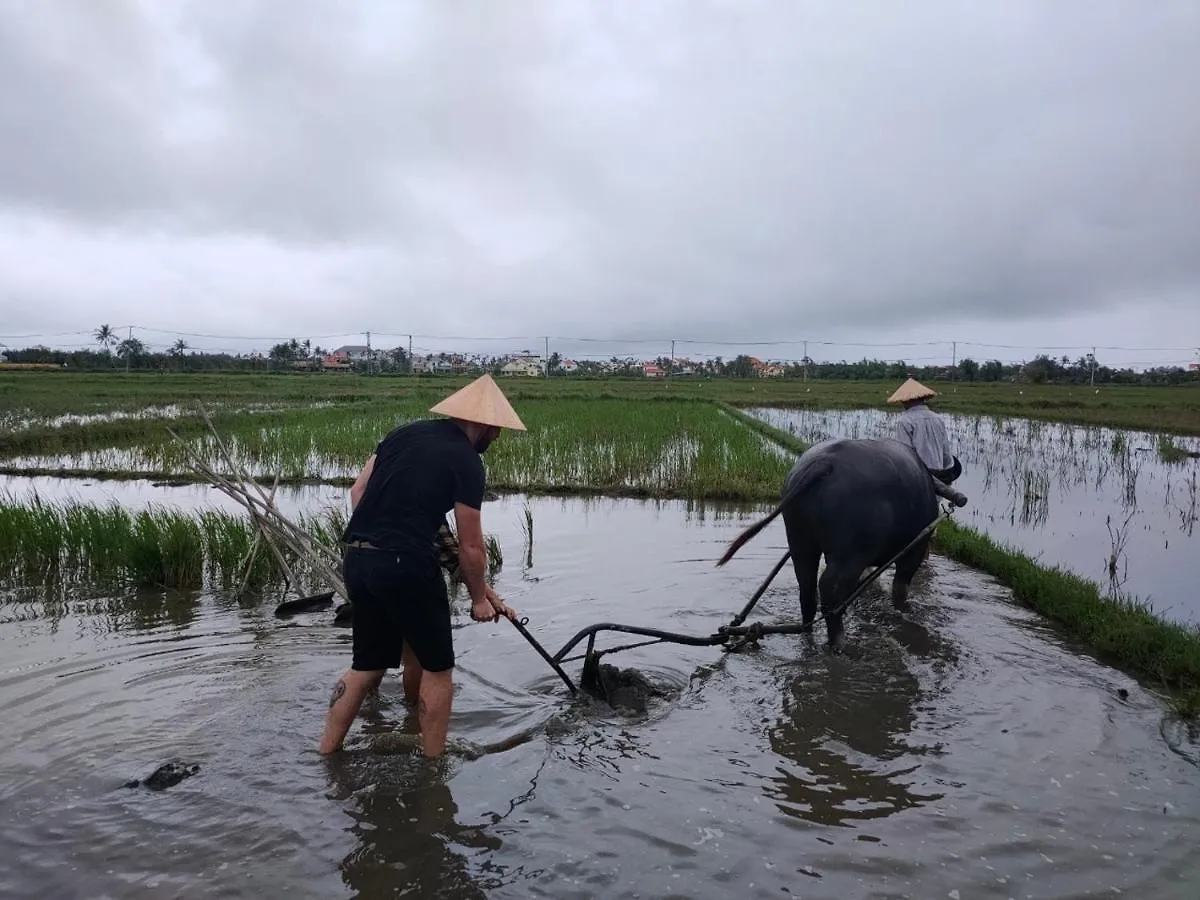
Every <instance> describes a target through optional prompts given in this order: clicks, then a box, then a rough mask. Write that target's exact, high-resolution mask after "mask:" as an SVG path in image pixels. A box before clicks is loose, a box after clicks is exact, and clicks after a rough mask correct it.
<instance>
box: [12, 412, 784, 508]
mask: <svg viewBox="0 0 1200 900" xmlns="http://www.w3.org/2000/svg"><path fill="white" fill-rule="evenodd" d="M427 408H428V405H427V402H426V401H424V400H421V401H416V400H411V399H410V400H404V401H396V402H390V403H379V404H374V405H371V406H368V405H363V404H357V405H353V406H347V407H341V408H330V409H322V410H288V411H283V412H276V413H270V414H263V415H262V416H257V417H241V418H238V417H234V418H232V419H228V418H227V419H224V420H220V419H218V418H217V417H214V424H215V425H216V427H218V428H219V430H220V432H221V435H222V437H221V439H220V440H221V441H222V442H223V443H224V445H225V447H226V449H227V450H228V451H229V454H230V458H231V459H232V460H233V461H234V464H235V467H236V468H238V469H239V470H244V471H245V472H246V473H248V474H249V475H250V476H252V477H254V478H256V479H259V480H266V479H268V478H269V477H270V476H273V475H274V474H276V473H279V474H280V476H281V481H283V482H285V483H286V482H292V483H294V482H298V481H300V482H303V481H330V480H337V481H338V483H345V482H347V481H349V480H352V479H353V478H354V476H356V475H357V474H358V471H359V469H360V468H361V466H362V464H363V463H364V462H365V461H366V459H367V458H368V457H369V456H370V455H371V453H372V452H373V451H374V450H375V447H376V446H377V444H378V442H379V441H380V439H381V438H382V437H383V436H384V435H385V434H386V433H387V432H388V431H389V430H391V429H392V428H394V427H395V426H396V425H398V424H401V423H403V422H406V421H410V420H411V419H413V418H416V417H418V416H424V415H426V411H427ZM520 412H521V415H522V418H523V419H524V420H525V422H526V424H527V425H528V426H529V431H528V432H525V433H510V434H506V435H504V437H503V438H502V439H501V440H499V441H497V442H496V443H495V444H494V445H493V446H492V448H491V449H490V450H489V451H488V453H487V456H486V457H485V458H484V463H485V466H486V469H487V475H488V486H489V487H491V488H492V489H495V490H513V491H517V490H519V491H528V492H533V493H568V492H583V493H611V494H618V495H630V496H649V497H688V498H696V497H705V498H708V499H738V500H746V499H766V498H769V497H770V496H773V495H774V493H775V492H776V491H777V489H778V484H779V483H780V481H781V479H782V477H783V475H784V474H785V473H786V471H787V468H788V465H789V464H790V459H789V458H788V457H787V454H781V453H780V452H779V449H778V447H777V446H775V445H773V444H772V443H771V442H766V441H764V440H763V439H762V437H761V436H760V435H759V434H756V433H755V432H753V431H751V430H749V429H747V427H745V422H744V421H742V419H740V418H738V417H734V416H731V415H729V414H726V413H725V412H722V410H720V409H718V408H717V407H715V406H714V405H713V404H710V403H704V402H696V401H679V402H675V401H668V402H655V403H647V402H640V401H626V400H530V401H526V402H525V403H523V404H522V405H521V408H520ZM171 429H172V430H173V431H175V432H176V433H178V434H180V436H181V437H183V438H186V440H187V445H186V446H181V445H180V444H178V443H177V442H175V441H174V440H172V439H171V438H170V436H169V434H168V432H167V430H166V427H165V426H164V427H163V429H162V434H161V435H155V436H153V437H152V438H150V439H143V440H141V441H139V442H135V443H132V444H129V445H126V446H121V447H91V448H89V449H88V450H86V451H82V452H79V453H76V454H75V456H74V457H73V458H72V459H71V460H70V461H69V462H68V464H69V465H70V464H73V465H75V466H77V467H78V468H81V469H88V470H93V471H95V470H105V469H123V470H126V471H129V470H132V471H142V472H146V473H153V476H154V477H161V478H167V477H170V478H179V479H181V480H188V479H195V477H196V476H195V472H194V471H193V470H192V467H191V466H190V463H189V460H190V453H195V454H197V455H198V456H200V457H201V458H204V459H207V460H211V461H213V462H214V463H216V462H217V461H218V460H219V457H220V456H221V453H220V448H219V447H218V445H217V443H216V441H217V438H216V437H215V436H214V435H213V434H212V433H208V432H197V431H196V429H190V430H188V431H183V432H181V431H179V430H178V429H177V428H176V425H175V424H172V425H171ZM21 462H23V463H27V464H34V465H36V464H38V463H39V460H38V459H37V458H25V459H22V460H21ZM40 462H41V463H44V464H47V465H59V464H62V463H63V460H60V459H57V458H54V459H43V460H40ZM226 474H229V473H226Z"/></svg>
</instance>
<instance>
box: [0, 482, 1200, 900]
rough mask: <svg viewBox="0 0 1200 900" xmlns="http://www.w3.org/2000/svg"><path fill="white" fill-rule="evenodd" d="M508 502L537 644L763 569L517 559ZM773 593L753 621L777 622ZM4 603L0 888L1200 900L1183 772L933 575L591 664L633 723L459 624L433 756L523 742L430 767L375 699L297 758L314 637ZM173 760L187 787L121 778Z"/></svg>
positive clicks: (42, 602)
mask: <svg viewBox="0 0 1200 900" xmlns="http://www.w3.org/2000/svg"><path fill="white" fill-rule="evenodd" d="M522 502H523V498H519V497H518V498H509V499H504V500H501V501H498V502H495V503H491V504H488V505H487V507H486V508H485V513H484V525H485V528H487V529H488V530H489V531H495V532H496V533H498V534H499V535H500V537H501V540H502V542H503V545H504V549H505V557H506V559H508V560H509V561H510V562H509V563H508V565H507V566H506V568H505V569H504V571H503V572H502V573H501V575H500V577H499V579H498V587H499V589H500V590H501V593H502V594H503V595H505V596H506V597H507V598H508V599H509V600H510V602H512V603H513V604H514V605H516V607H517V608H518V609H519V610H520V611H521V612H522V613H523V614H526V615H528V616H529V617H530V623H529V627H530V629H531V630H532V632H533V633H534V634H535V635H536V636H538V637H539V638H540V639H542V640H543V641H544V643H545V644H546V645H547V647H548V648H549V649H550V650H551V651H552V652H553V650H555V649H557V647H559V646H561V644H562V643H564V642H565V641H566V640H567V638H568V637H569V636H570V635H572V634H573V633H574V632H575V631H576V630H578V629H579V628H581V627H582V626H584V625H587V624H590V623H592V622H596V621H603V620H608V621H618V622H631V623H640V624H647V625H656V626H659V627H665V628H670V629H677V630H682V631H687V632H695V633H708V632H711V631H712V630H713V629H715V628H716V627H717V626H718V625H720V624H722V623H723V622H725V621H727V620H728V618H729V617H730V615H731V612H732V611H733V610H735V609H737V608H738V607H740V606H741V604H742V603H743V602H744V601H745V599H746V598H747V597H748V596H749V594H750V593H751V592H752V590H753V589H754V587H755V586H756V584H757V583H758V581H759V580H760V579H761V578H762V577H763V575H764V574H765V573H766V572H767V571H768V570H769V568H770V566H771V564H772V563H773V562H774V560H776V559H777V558H778V556H779V554H780V552H781V551H782V547H783V534H782V529H781V528H771V529H769V530H768V531H767V532H765V533H764V534H763V535H761V536H760V537H759V538H758V539H757V540H756V541H755V542H753V543H752V544H751V545H749V546H748V547H747V548H745V549H744V550H743V551H742V552H741V553H740V554H739V556H738V557H737V558H735V559H734V560H733V562H731V563H730V564H729V566H727V567H726V568H724V569H721V570H716V569H714V568H713V565H712V563H713V560H714V559H715V558H716V557H717V556H718V555H719V553H720V550H721V548H722V547H723V545H724V543H725V542H726V541H727V540H729V539H730V538H731V537H732V535H733V534H734V533H735V532H736V530H737V529H738V528H739V527H740V526H741V525H742V524H743V523H744V521H745V520H744V519H743V518H742V517H740V516H731V515H723V514H720V513H718V512H715V511H714V510H713V509H693V510H691V511H690V512H689V511H688V509H687V507H685V506H684V505H683V504H680V503H663V504H653V503H636V502H630V501H592V502H589V503H584V502H581V501H574V500H572V501H564V500H533V501H531V507H532V510H533V514H534V541H535V544H534V547H533V553H532V565H531V566H529V567H524V566H522V565H521V564H520V562H521V561H522V560H524V558H525V553H524V552H523V546H522V532H521V525H520V518H521V504H522ZM788 575H789V573H788V572H786V571H785V573H783V574H782V575H781V576H780V578H779V579H777V581H776V583H775V585H774V586H773V587H772V589H771V590H770V591H768V593H767V594H766V596H765V598H764V600H763V602H762V604H761V607H760V610H761V616H762V618H763V619H765V620H776V621H778V620H789V619H791V618H793V617H794V616H795V613H796V610H795V603H794V593H795V592H794V587H793V584H794V583H793V582H792V581H791V579H790V578H789V577H788ZM886 581H887V577H886V576H885V578H884V584H883V585H882V588H883V589H886V587H887V584H886ZM3 596H5V597H6V598H7V599H6V600H5V602H4V603H3V605H0V660H2V661H0V716H2V718H3V721H4V723H5V726H6V729H5V730H6V734H5V738H6V740H5V741H4V743H3V746H2V747H0V770H2V771H3V773H4V777H3V780H2V781H0V860H3V863H2V864H0V896H4V897H6V898H7V897H34V896H37V897H56V898H57V897H61V898H72V897H88V898H95V897H209V896H220V897H261V896H288V897H296V898H299V897H356V896H361V897H381V896H417V897H455V898H459V897H502V898H509V897H512V898H517V897H554V898H574V897H580V898H583V897H647V898H648V897H700V898H709V897H712V898H717V897H721V898H724V897H729V896H731V895H737V896H740V897H747V898H749V897H780V896H802V897H806V898H814V897H816V898H822V897H829V898H857V897H862V898H868V897H869V898H883V897H888V898H893V897H894V898H899V897H912V898H926V897H947V896H951V897H954V896H957V897H961V898H991V897H995V898H1006V897H1038V898H1067V897H1071V898H1077V897H1100V896H1110V895H1111V896H1116V894H1117V892H1118V891H1119V892H1122V893H1123V895H1124V896H1139V897H1150V896H1152V897H1156V898H1176V897H1178V898H1184V897H1187V898H1192V897H1194V896H1195V884H1196V883H1197V879H1200V858H1197V857H1196V855H1195V853H1194V845H1195V840H1196V837H1197V835H1200V784H1198V782H1197V778H1196V769H1195V767H1194V766H1193V765H1192V764H1191V763H1190V762H1189V761H1188V760H1187V759H1186V758H1185V756H1189V755H1193V754H1194V750H1195V748H1194V747H1177V748H1175V749H1176V750H1179V751H1180V752H1173V750H1172V748H1170V747H1168V746H1167V743H1166V742H1165V741H1164V739H1163V737H1162V736H1161V734H1160V725H1161V724H1162V722H1161V711H1160V708H1159V706H1158V705H1157V704H1156V703H1155V702H1154V701H1153V698H1150V697H1148V696H1147V695H1146V694H1145V693H1144V692H1143V691H1142V690H1141V689H1139V687H1138V686H1137V685H1136V684H1135V683H1133V682H1131V681H1130V680H1129V679H1127V678H1125V677H1123V676H1122V675H1120V674H1118V673H1114V672H1113V671H1112V670H1109V669H1106V668H1104V667H1101V666H1100V665H1098V664H1096V663H1095V662H1093V661H1091V660H1090V659H1088V658H1085V657H1081V656H1079V655H1077V654H1075V653H1073V652H1071V651H1070V650H1068V649H1067V648H1064V647H1063V646H1062V645H1061V644H1060V643H1059V642H1058V641H1057V640H1056V639H1055V638H1054V637H1053V636H1052V635H1050V634H1049V633H1047V632H1046V631H1045V630H1044V629H1043V628H1042V627H1040V626H1039V624H1038V623H1037V621H1036V620H1034V619H1033V618H1032V617H1031V616H1029V615H1028V614H1027V613H1025V612H1023V611H1021V610H1018V609H1016V608H1014V607H1013V606H1012V605H1011V604H1010V603H1009V600H1008V596H1007V594H1006V592H1005V591H1004V590H1002V589H1000V588H998V587H997V586H995V585H994V584H993V583H991V582H990V581H989V580H988V579H986V578H982V577H980V576H978V575H977V574H974V573H972V572H970V571H968V570H965V569H963V568H961V567H959V566H957V565H954V564H952V563H950V562H948V561H945V560H942V559H939V558H937V557H934V558H933V559H932V561H931V565H930V568H929V570H928V571H927V573H926V574H925V575H924V576H922V578H921V579H920V580H919V581H918V583H917V585H916V588H915V592H914V602H915V604H916V611H915V612H914V613H912V614H909V615H908V616H907V617H901V616H899V615H898V614H895V613H892V612H891V611H890V610H889V609H888V608H887V606H886V603H885V602H884V601H883V600H882V594H881V593H872V594H871V595H870V596H868V597H867V598H865V600H864V601H863V605H862V606H861V607H860V608H858V611H857V615H856V616H855V617H854V618H853V619H852V621H851V625H850V627H851V632H850V637H851V644H850V648H849V651H848V653H847V655H846V656H845V657H843V658H828V657H827V656H826V655H824V654H823V653H822V652H821V651H820V649H819V648H818V647H816V646H814V645H812V644H810V643H809V641H808V640H807V639H805V638H802V637H773V638H768V639H766V640H764V642H763V644H762V646H761V648H760V649H759V650H758V651H756V652H748V653H745V654H738V655H723V654H722V653H721V652H720V651H719V650H713V649H706V648H687V647H679V646H656V647H650V648H646V649H644V650H637V651H630V652H629V653H626V654H620V655H616V656H614V657H611V658H610V661H612V662H617V663H620V664H621V665H626V666H636V667H637V668H638V669H640V670H641V671H643V672H644V673H646V674H647V675H649V676H650V677H651V678H652V679H653V680H655V681H656V682H657V683H658V684H660V685H662V686H665V687H668V688H671V689H673V690H675V691H676V692H677V695H676V696H675V697H673V698H671V699H669V700H667V701H665V702H662V703H660V704H657V705H655V706H654V707H652V709H651V710H650V712H649V713H648V714H647V715H645V716H643V717H627V716H623V715H621V714H619V713H617V712H615V711H613V710H611V709H608V708H605V707H599V706H596V705H594V704H591V703H589V702H587V701H584V700H581V701H578V702H575V703H572V702H571V701H570V700H569V699H568V697H567V695H566V693H565V689H563V688H562V686H561V684H560V683H559V682H558V681H557V679H556V678H555V676H554V675H553V674H552V673H551V672H550V670H549V669H548V668H547V667H546V666H545V664H544V663H543V662H542V660H541V659H540V658H538V657H537V655H536V654H535V653H534V652H533V651H532V650H531V649H530V648H529V647H528V646H527V645H526V644H525V643H524V642H523V640H522V639H521V637H520V636H519V635H518V634H517V633H516V631H515V630H514V629H512V628H511V627H510V626H508V625H507V624H506V623H503V622H502V623H498V624H496V625H478V624H474V623H471V622H470V620H469V617H467V616H466V615H465V612H464V613H461V614H458V615H456V623H457V626H458V627H457V629H456V631H455V640H456V646H457V651H458V654H459V669H458V676H457V684H458V687H457V693H456V697H455V708H454V714H453V718H452V721H451V734H452V735H453V736H455V737H456V738H465V739H467V740H470V741H473V742H475V743H477V744H487V743H492V742H500V741H510V742H511V743H512V744H513V746H512V747H511V749H507V750H505V751H503V752H497V753H494V754H490V755H486V756H484V757H482V758H480V759H476V760H468V759H464V758H463V757H460V756H453V757H449V758H448V759H447V760H446V761H445V763H444V764H443V765H441V766H428V765H425V764H424V763H423V762H422V761H421V760H419V759H416V758H414V757H413V756H411V755H410V754H408V753H407V752H405V751H403V750H398V749H397V747H396V744H395V741H390V740H388V739H387V737H386V735H387V734H389V733H395V732H397V731H404V730H405V729H411V727H412V725H411V722H410V721H408V720H407V717H406V713H405V710H404V708H403V704H402V701H401V699H400V694H399V686H398V684H397V681H396V680H395V678H394V677H389V679H388V680H386V681H385V683H384V686H383V689H382V692H381V698H380V700H379V701H378V702H375V703H373V704H371V705H370V706H369V707H368V716H367V718H366V719H365V721H361V722H360V723H359V724H356V726H355V727H354V728H353V729H352V731H351V734H350V739H349V741H348V744H347V750H346V751H345V752H344V753H343V754H342V755H340V756H339V757H337V758H334V759H331V760H324V759H322V758H321V757H319V756H318V755H317V754H316V753H315V744H316V741H317V738H318V735H319V731H320V727H321V723H322V719H323V716H324V714H325V710H326V702H327V697H328V695H329V690H330V687H331V685H332V682H333V679H334V678H335V676H336V674H337V673H338V672H339V671H340V670H341V668H342V667H343V666H344V665H345V664H346V662H347V660H348V654H349V646H348V641H349V633H348V632H347V631H344V630H339V629H334V628H331V627H329V626H328V624H327V621H328V618H327V616H325V615H316V614H314V615H311V616H307V617H305V618H302V619H297V620H293V621H290V622H281V621H278V620H275V619H274V618H273V617H272V615H271V613H270V609H269V608H268V609H243V608H240V607H238V606H237V605H236V604H234V603H232V602H228V601H226V600H224V599H222V598H221V597H219V596H208V595H184V596H172V597H168V598H163V597H160V596H157V595H145V596H142V597H135V598H128V597H126V598H115V599H111V600H108V599H105V598H87V597H81V598H75V599H70V598H68V600H67V601H66V602H60V601H56V602H48V601H47V599H46V592H45V591H44V590H35V589H15V588H14V589H10V590H9V591H8V592H7V593H6V594H5V595H3ZM625 639H626V638H620V637H616V636H614V637H613V638H611V639H603V640H602V646H610V645H612V644H613V643H617V642H623V641H624V640H625ZM575 665H576V666H577V665H578V664H575ZM576 671H577V670H574V669H573V673H574V672H576ZM1122 691H1126V692H1128V695H1127V696H1125V697H1122V696H1121V692H1122ZM1171 733H1173V732H1171ZM1181 754H1183V755H1181ZM173 758H178V759H181V760H184V761H187V762H194V763H197V764H199V766H200V771H199V773H198V774H196V775H195V776H194V777H192V778H190V779H188V780H186V781H184V782H182V783H180V784H178V785H176V786H174V787H171V788H169V789H167V790H165V791H161V792H153V791H148V790H146V789H144V788H134V789H130V788H125V787H123V786H122V783H123V782H125V781H126V780H127V779H131V778H139V777H145V776H146V775H148V774H149V773H150V772H151V771H152V770H153V769H154V768H155V767H157V766H158V765H159V764H161V763H163V762H166V761H168V760H170V759H173ZM952 892H956V893H952Z"/></svg>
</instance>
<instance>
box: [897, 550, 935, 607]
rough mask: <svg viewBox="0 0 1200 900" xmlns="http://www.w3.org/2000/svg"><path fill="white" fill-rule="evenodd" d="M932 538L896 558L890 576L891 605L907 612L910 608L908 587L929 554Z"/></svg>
mask: <svg viewBox="0 0 1200 900" xmlns="http://www.w3.org/2000/svg"><path fill="white" fill-rule="evenodd" d="M931 543H932V538H926V539H925V540H923V541H921V543H919V544H917V546H915V547H913V548H912V549H911V550H909V551H908V552H907V553H905V554H904V555H903V556H902V557H900V558H899V559H898V560H896V573H895V575H893V576H892V607H893V608H895V609H898V610H900V611H901V612H907V611H908V610H909V609H911V608H912V607H911V605H910V604H909V602H908V587H909V585H910V584H912V580H913V577H914V576H915V575H916V574H917V569H919V568H921V564H922V563H924V562H925V558H926V557H927V556H928V555H929V547H930V544H931Z"/></svg>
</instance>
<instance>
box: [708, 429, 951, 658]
mask: <svg viewBox="0 0 1200 900" xmlns="http://www.w3.org/2000/svg"><path fill="white" fill-rule="evenodd" d="M960 496H961V495H960ZM937 497H938V489H937V488H936V487H935V483H934V480H933V478H932V477H931V476H930V474H929V472H928V471H927V470H926V468H925V466H924V465H923V464H922V463H921V460H920V458H919V457H918V456H917V454H916V453H915V452H914V451H913V449H912V448H911V447H908V446H906V445H904V444H902V443H900V442H899V441H896V440H892V439H890V438H889V439H884V440H849V439H836V440H829V441H824V442H822V443H819V444H815V445H814V446H812V447H810V448H809V449H808V450H806V451H805V452H804V453H802V454H801V455H800V458H799V459H797V460H796V464H795V465H794V466H792V470H791V471H790V472H789V473H788V475H787V478H786V479H785V480H784V486H783V491H782V493H781V496H780V500H779V504H778V505H777V506H776V507H775V508H774V509H773V510H772V511H771V512H770V513H768V514H767V515H766V516H765V517H763V518H762V519H760V520H759V521H757V522H755V523H754V524H753V525H751V526H750V527H749V528H747V529H746V530H745V531H743V532H742V533H741V534H740V535H738V536H737V538H735V539H734V540H733V542H732V543H731V544H730V545H729V548H728V549H727V550H726V551H725V555H724V556H722V557H721V560H720V562H718V563H717V565H718V566H723V565H724V564H725V563H727V562H728V561H729V560H730V559H731V558H732V557H733V555H734V554H735V553H736V552H737V551H738V549H739V548H741V546H742V545H743V544H745V543H746V542H747V541H749V540H750V539H751V538H753V537H754V536H755V535H756V534H758V533H759V532H760V531H762V530H763V529H764V528H765V527H766V526H767V525H769V524H770V523H771V521H772V520H773V519H774V518H775V517H776V516H778V515H780V514H782V515H783V523H784V526H785V527H786V529H787V541H788V547H789V549H790V550H791V556H792V566H793V567H794V568H795V571H796V581H797V582H798V583H799V586H800V612H801V615H802V621H803V622H804V623H805V624H811V623H812V622H813V620H814V619H815V618H816V615H817V596H818V594H817V566H818V563H819V562H820V559H821V556H822V554H824V556H825V571H824V572H823V573H822V574H821V578H820V599H821V611H822V612H823V613H824V615H825V620H826V628H827V636H828V645H829V648H830V649H832V650H835V651H836V650H838V649H840V648H841V646H842V644H843V642H844V635H843V627H842V619H843V615H842V613H841V612H839V611H838V609H839V607H840V606H841V605H842V603H843V602H844V601H845V599H846V598H847V597H848V596H849V595H850V593H851V592H852V591H853V590H854V588H855V586H856V585H857V584H858V581H859V579H860V578H861V577H862V575H863V572H864V571H865V570H867V569H872V568H874V567H875V566H879V565H883V564H884V563H886V562H887V561H888V560H889V559H890V558H891V557H892V556H894V555H895V554H896V553H898V552H899V551H900V550H902V549H903V548H904V546H905V545H906V544H908V543H909V542H910V541H912V540H913V538H915V537H916V536H917V534H918V533H919V532H920V531H921V529H923V528H924V527H925V526H926V525H929V524H930V523H931V522H932V521H933V520H934V517H935V516H937V514H938V508H937ZM964 502H965V500H964ZM931 538H932V535H929V536H927V537H926V538H925V539H923V540H921V541H920V542H918V543H917V544H916V545H914V546H913V547H911V548H910V549H909V550H908V551H907V552H906V553H905V554H904V555H903V556H901V557H900V558H899V559H898V560H896V568H895V576H894V578H893V580H892V605H893V606H894V607H895V608H896V609H901V610H903V609H908V586H909V583H910V582H911V581H912V579H913V576H914V575H915V574H916V572H917V569H918V568H920V565H921V563H922V561H923V560H924V559H925V553H926V550H927V549H928V546H929V541H930V539H931ZM831 611H832V614H831Z"/></svg>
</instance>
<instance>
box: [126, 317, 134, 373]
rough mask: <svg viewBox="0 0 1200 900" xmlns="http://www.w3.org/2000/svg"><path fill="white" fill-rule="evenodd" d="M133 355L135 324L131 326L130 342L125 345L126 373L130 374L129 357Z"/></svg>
mask: <svg viewBox="0 0 1200 900" xmlns="http://www.w3.org/2000/svg"><path fill="white" fill-rule="evenodd" d="M131 356H133V326H132V325H130V326H129V343H128V344H126V345H125V374H126V375H128V374H129V357H131Z"/></svg>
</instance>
